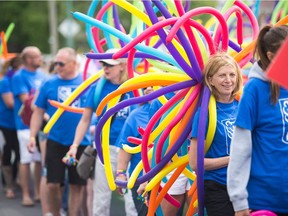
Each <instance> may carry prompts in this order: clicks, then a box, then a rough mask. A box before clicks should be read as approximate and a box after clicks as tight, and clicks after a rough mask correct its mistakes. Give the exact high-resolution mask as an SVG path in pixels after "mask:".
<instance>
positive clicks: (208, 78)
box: [189, 53, 242, 216]
mask: <svg viewBox="0 0 288 216" xmlns="http://www.w3.org/2000/svg"><path fill="white" fill-rule="evenodd" d="M203 73H204V80H205V81H204V82H205V85H206V86H208V88H209V89H210V91H211V95H213V96H214V97H215V99H216V110H217V124H216V131H215V135H214V138H213V140H212V143H211V146H210V148H209V149H208V151H207V152H206V154H205V157H204V170H205V172H204V205H205V207H206V211H207V214H208V215H209V216H224V215H225V216H234V209H233V206H232V203H231V202H230V200H229V196H228V192H227V189H226V184H227V183H226V178H227V166H228V163H229V158H230V143H231V138H232V133H233V125H234V122H235V119H236V114H237V110H238V101H237V100H236V99H235V96H236V94H237V93H238V92H239V91H240V90H241V89H242V75H241V71H240V68H239V66H238V64H237V62H236V61H235V60H234V59H233V58H232V57H231V56H229V55H228V54H227V53H217V54H215V55H213V56H211V57H210V58H209V60H208V62H207V63H206V65H205V66H204V70H203ZM199 115H200V109H199V110H198V111H197V113H196V114H195V117H194V120H193V125H192V135H191V142H190V151H189V164H190V166H191V168H192V170H193V171H195V172H196V174H197V134H198V122H199ZM207 122H208V120H207ZM206 131H207V128H206Z"/></svg>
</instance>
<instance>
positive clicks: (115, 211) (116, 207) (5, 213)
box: [0, 178, 125, 216]
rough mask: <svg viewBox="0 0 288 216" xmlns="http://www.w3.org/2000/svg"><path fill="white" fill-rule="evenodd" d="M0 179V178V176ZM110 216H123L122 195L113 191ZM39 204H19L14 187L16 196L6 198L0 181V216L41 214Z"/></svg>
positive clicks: (18, 196)
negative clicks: (28, 205)
mask: <svg viewBox="0 0 288 216" xmlns="http://www.w3.org/2000/svg"><path fill="white" fill-rule="evenodd" d="M0 179H1V178H0ZM111 206H112V207H111V210H110V211H111V214H110V216H125V210H124V202H123V199H122V197H120V196H119V195H118V194H116V193H115V192H113V196H112V203H111ZM41 215H42V211H41V205H40V203H35V206H34V207H24V206H22V205H21V191H20V188H17V189H16V198H15V199H7V198H6V197H5V193H4V191H3V187H2V183H1V181H0V216H41Z"/></svg>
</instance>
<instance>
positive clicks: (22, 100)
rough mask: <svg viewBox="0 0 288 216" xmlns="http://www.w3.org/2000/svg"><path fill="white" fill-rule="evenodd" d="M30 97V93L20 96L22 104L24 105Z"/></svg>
mask: <svg viewBox="0 0 288 216" xmlns="http://www.w3.org/2000/svg"><path fill="white" fill-rule="evenodd" d="M28 97H29V94H28V93H23V94H20V95H19V99H20V100H21V102H22V103H24V102H25V101H26V100H27V99H28Z"/></svg>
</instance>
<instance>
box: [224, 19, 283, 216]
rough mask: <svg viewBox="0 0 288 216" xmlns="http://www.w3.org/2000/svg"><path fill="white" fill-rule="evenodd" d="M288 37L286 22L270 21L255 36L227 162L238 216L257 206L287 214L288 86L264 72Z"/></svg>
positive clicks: (280, 214) (230, 189) (281, 215)
mask: <svg viewBox="0 0 288 216" xmlns="http://www.w3.org/2000/svg"><path fill="white" fill-rule="evenodd" d="M287 39H288V26H287V25H283V26H277V27H272V26H269V25H267V26H264V27H263V28H262V29H261V30H260V32H259V35H258V38H257V41H256V47H255V51H254V53H255V54H256V57H257V62H255V63H254V65H253V67H252V68H251V70H250V72H249V77H248V78H249V80H248V82H247V84H246V85H245V88H244V92H243V96H242V97H241V100H240V104H239V111H238V115H237V118H236V122H235V130H234V134H233V139H232V144H231V157H230V163H229V166H228V192H229V196H230V199H231V201H232V203H233V207H234V210H235V216H246V215H247V216H248V215H250V213H251V211H252V212H253V211H257V210H269V211H272V212H274V213H275V214H277V215H278V216H284V215H288V187H287V182H288V176H287V173H288V157H287V155H288V145H287V144H288V109H287V108H288V89H285V88H283V87H280V86H279V85H277V84H276V83H274V82H273V81H271V80H269V79H268V78H267V77H266V70H267V68H268V66H269V65H270V63H271V62H272V61H273V58H274V56H275V55H276V53H277V51H278V50H279V48H280V47H281V45H282V43H283V42H284V40H287ZM285 67H287V66H286V65H283V71H284V68H285Z"/></svg>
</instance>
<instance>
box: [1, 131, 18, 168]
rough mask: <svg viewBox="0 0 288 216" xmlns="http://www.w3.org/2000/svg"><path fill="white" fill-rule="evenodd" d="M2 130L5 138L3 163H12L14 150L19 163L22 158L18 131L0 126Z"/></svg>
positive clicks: (5, 164)
mask: <svg viewBox="0 0 288 216" xmlns="http://www.w3.org/2000/svg"><path fill="white" fill-rule="evenodd" d="M0 131H2V133H3V136H4V139H5V140H4V141H5V144H4V147H3V155H2V164H3V165H4V166H10V165H11V156H12V152H14V154H15V162H16V163H18V162H19V160H20V153H19V142H18V138H17V131H16V130H14V129H8V128H4V127H0Z"/></svg>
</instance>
